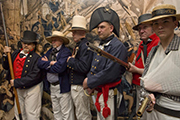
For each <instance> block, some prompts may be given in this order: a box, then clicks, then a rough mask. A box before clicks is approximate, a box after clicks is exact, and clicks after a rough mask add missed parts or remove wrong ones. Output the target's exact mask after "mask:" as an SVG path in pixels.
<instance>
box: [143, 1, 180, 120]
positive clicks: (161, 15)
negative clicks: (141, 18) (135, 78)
mask: <svg viewBox="0 0 180 120" xmlns="http://www.w3.org/2000/svg"><path fill="white" fill-rule="evenodd" d="M179 20H180V14H176V8H175V7H174V6H173V5H169V4H163V5H158V6H156V7H155V8H154V9H153V11H152V18H151V19H149V20H147V21H145V22H152V24H153V30H154V32H155V33H156V34H157V36H158V37H159V38H160V44H158V46H156V47H154V48H152V50H151V52H150V53H149V56H148V58H147V61H146V65H145V69H144V72H143V75H142V78H141V80H142V85H143V87H144V88H143V89H142V92H141V93H142V96H150V98H151V104H150V107H149V108H148V109H147V111H149V112H150V111H152V110H153V109H154V111H155V113H156V116H157V120H179V118H180V114H179V113H180V89H179V85H180V74H179V71H180V63H179V59H180V47H179V46H180V38H179V37H178V36H177V35H176V34H174V29H175V28H176V27H177V26H178V21H179ZM146 91H148V92H146Z"/></svg>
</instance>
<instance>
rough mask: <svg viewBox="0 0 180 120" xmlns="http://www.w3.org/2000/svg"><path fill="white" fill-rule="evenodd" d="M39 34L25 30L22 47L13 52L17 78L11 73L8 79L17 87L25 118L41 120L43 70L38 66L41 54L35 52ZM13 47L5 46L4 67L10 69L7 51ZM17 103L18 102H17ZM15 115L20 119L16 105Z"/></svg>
mask: <svg viewBox="0 0 180 120" xmlns="http://www.w3.org/2000/svg"><path fill="white" fill-rule="evenodd" d="M36 40H37V34H36V33H35V32H32V31H24V33H23V38H22V39H21V44H22V49H21V50H16V51H14V52H13V54H12V63H13V71H14V77H15V79H11V76H10V73H8V74H7V79H8V80H10V84H11V85H12V86H14V87H15V88H17V93H18V99H19V104H20V109H21V113H22V119H23V120H32V119H33V120H39V119H40V112H41V99H42V92H43V84H42V71H40V69H39V68H38V66H37V62H38V59H39V58H40V56H39V55H38V54H37V53H35V46H36V44H37V41H36ZM7 52H11V48H10V47H7V46H5V48H4V54H3V67H4V69H6V70H9V65H8V60H7V57H6V53H7ZM15 103H16V102H15ZM15 117H16V119H17V120H19V119H20V118H19V114H18V111H17V106H16V105H15Z"/></svg>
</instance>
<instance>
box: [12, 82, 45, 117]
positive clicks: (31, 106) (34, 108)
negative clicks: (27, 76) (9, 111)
mask: <svg viewBox="0 0 180 120" xmlns="http://www.w3.org/2000/svg"><path fill="white" fill-rule="evenodd" d="M17 93H18V99H19V104H20V109H21V114H22V119H23V120H40V112H41V100H42V93H43V83H42V82H41V83H39V84H37V85H35V86H33V87H31V88H28V89H17ZM14 110H15V117H16V119H17V120H19V114H18V110H17V106H16V101H15V108H14Z"/></svg>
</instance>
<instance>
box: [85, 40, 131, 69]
mask: <svg viewBox="0 0 180 120" xmlns="http://www.w3.org/2000/svg"><path fill="white" fill-rule="evenodd" d="M86 45H87V46H88V48H89V49H90V50H91V51H93V52H96V53H99V54H100V55H102V56H103V57H106V58H108V59H111V60H113V61H114V62H117V63H119V64H120V65H122V66H124V67H126V68H127V69H129V64H128V63H126V62H124V61H122V60H120V59H119V58H117V57H115V56H113V55H111V54H109V53H108V52H106V51H104V50H101V49H100V48H98V47H96V46H94V45H93V44H92V43H90V42H87V43H86Z"/></svg>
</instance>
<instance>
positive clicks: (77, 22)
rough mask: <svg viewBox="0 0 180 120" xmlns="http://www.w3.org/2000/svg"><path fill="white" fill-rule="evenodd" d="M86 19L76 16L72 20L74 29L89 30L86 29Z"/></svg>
mask: <svg viewBox="0 0 180 120" xmlns="http://www.w3.org/2000/svg"><path fill="white" fill-rule="evenodd" d="M86 24H87V22H86V19H85V17H83V16H80V15H75V16H74V17H73V20H72V28H81V29H87V27H86Z"/></svg>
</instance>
